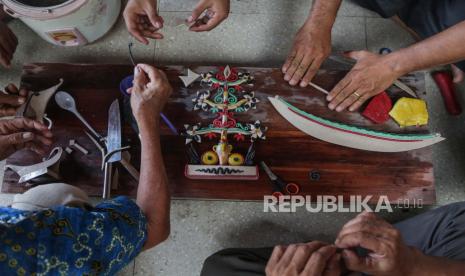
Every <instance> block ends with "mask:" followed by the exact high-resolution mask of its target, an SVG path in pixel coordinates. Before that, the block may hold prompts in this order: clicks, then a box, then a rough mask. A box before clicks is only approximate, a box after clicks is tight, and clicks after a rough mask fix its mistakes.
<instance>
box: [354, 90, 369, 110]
mask: <svg viewBox="0 0 465 276" xmlns="http://www.w3.org/2000/svg"><path fill="white" fill-rule="evenodd" d="M371 97H372V95H371V94H369V93H365V94H363V95H362V96H361V97H360V98H359V99H358V100H356V101H355V102H354V103H353V104H352V105H351V106H350V107H349V111H351V112H353V111H355V110H357V109H359V108H360V107H361V106H362V105H363V103H365V102H366V101H367V100H369V99H370V98H371Z"/></svg>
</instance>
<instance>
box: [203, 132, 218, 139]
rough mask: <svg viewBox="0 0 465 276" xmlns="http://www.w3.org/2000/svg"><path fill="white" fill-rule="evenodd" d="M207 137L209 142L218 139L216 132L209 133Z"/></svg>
mask: <svg viewBox="0 0 465 276" xmlns="http://www.w3.org/2000/svg"><path fill="white" fill-rule="evenodd" d="M205 137H207V138H208V139H209V140H213V139H214V138H216V134H215V133H214V132H209V133H207V134H205Z"/></svg>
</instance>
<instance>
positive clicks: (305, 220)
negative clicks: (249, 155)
mask: <svg viewBox="0 0 465 276" xmlns="http://www.w3.org/2000/svg"><path fill="white" fill-rule="evenodd" d="M196 2H197V0H161V1H160V3H161V7H160V11H161V14H162V15H163V16H164V17H165V21H167V24H166V25H167V26H166V27H165V29H164V30H163V32H164V34H165V38H166V39H165V40H163V41H159V42H157V43H156V45H155V44H154V43H151V44H150V46H143V45H137V46H136V49H135V53H136V58H137V60H139V61H145V62H152V63H155V64H160V63H163V64H190V63H197V64H209V65H211V64H226V63H233V64H239V65H248V66H276V67H278V66H280V65H281V63H282V61H283V60H284V58H285V56H286V54H287V51H288V50H289V48H290V47H291V45H292V40H293V34H294V33H295V32H296V31H297V30H298V28H299V27H300V25H301V24H302V23H303V21H304V19H305V17H306V15H307V12H308V10H309V7H310V2H311V1H309V0H231V3H232V4H231V14H230V16H229V18H228V19H227V20H226V21H225V22H224V23H223V24H222V25H221V26H220V27H219V28H217V29H216V30H215V31H212V32H210V33H204V34H196V33H189V32H187V31H186V30H185V29H183V28H174V27H172V26H174V22H177V20H178V19H179V18H185V17H186V16H187V15H188V14H189V11H190V10H191V8H192V6H194V5H195V3H196ZM170 21H171V22H172V23H169V22H170ZM170 26H171V27H170ZM11 27H12V28H13V30H14V31H15V32H16V34H17V35H18V37H19V41H20V46H19V48H18V51H17V53H16V56H15V61H14V66H13V68H12V69H11V70H9V71H6V70H4V69H0V84H1V85H4V84H6V83H8V82H10V81H14V82H18V80H19V76H20V73H21V65H22V64H23V63H27V62H92V63H95V62H98V63H129V59H128V56H127V43H128V41H129V40H130V36H129V35H128V33H127V31H126V30H125V28H124V22H123V20H119V21H118V22H117V24H116V26H115V27H114V29H113V30H112V31H111V32H110V33H109V34H108V35H107V36H105V37H104V38H103V39H101V40H99V41H98V42H97V43H95V44H93V45H89V46H85V47H81V48H57V47H53V46H51V45H49V44H47V43H46V42H44V41H42V40H41V39H40V38H38V37H37V36H36V35H35V34H34V33H33V32H32V31H30V30H29V29H28V28H27V27H25V26H24V25H23V24H22V23H20V22H19V21H15V22H12V23H11ZM412 41H413V40H412V39H411V38H410V36H409V35H408V34H406V33H405V32H403V31H402V30H400V29H399V27H397V26H396V25H395V24H394V23H392V22H391V21H389V20H386V19H381V18H379V17H378V16H377V15H375V14H373V13H372V12H369V11H366V10H364V9H361V8H359V7H357V6H355V5H353V4H351V3H350V2H349V1H347V0H345V1H344V2H343V5H342V7H341V10H340V12H339V15H338V19H337V22H336V24H335V27H334V30H333V50H334V51H342V50H350V49H370V50H373V51H377V50H378V49H379V48H380V47H390V48H392V49H398V48H401V47H404V46H406V45H409V44H410V43H412ZM427 85H428V92H430V93H429V98H430V99H429V102H428V103H429V105H430V110H433V112H431V115H432V116H431V126H432V127H433V128H434V129H436V130H439V131H441V132H443V134H444V135H445V136H446V137H448V140H447V141H446V142H444V143H441V144H440V145H438V146H437V147H435V149H434V160H435V174H436V185H437V195H438V203H439V204H446V203H448V202H452V201H460V200H464V199H465V187H464V185H463V183H464V180H465V171H464V170H463V168H464V166H465V154H464V150H463V143H462V141H463V137H464V134H465V131H464V128H463V127H462V126H463V121H464V120H463V119H464V116H463V115H462V116H460V117H457V118H451V117H449V116H448V115H447V114H446V112H445V110H444V108H443V104H442V101H441V99H440V98H439V96H438V91H437V90H436V88H435V87H434V85H433V83H432V81H431V79H429V78H428V79H427ZM464 90H465V89H464V87H463V86H462V87H461V91H464ZM9 202H11V195H3V194H0V204H3V205H7V204H8V203H9ZM171 212H172V234H171V237H170V239H169V241H167V242H165V243H164V244H162V245H161V246H159V247H158V248H155V249H153V250H150V251H148V252H144V253H142V254H141V255H140V256H139V257H137V259H136V260H135V262H133V263H131V264H130V265H129V266H128V267H126V269H125V270H124V271H122V272H121V273H120V275H134V274H136V275H168V276H177V275H183V276H184V275H186V276H190V275H198V274H199V271H200V269H201V265H202V262H203V260H204V259H205V258H206V257H207V256H208V255H209V254H211V253H213V252H214V251H216V250H219V249H222V248H224V247H231V246H235V247H241V246H266V245H268V246H271V245H273V244H276V243H285V242H297V241H302V240H309V239H315V238H318V239H323V240H327V241H330V240H331V239H332V238H333V236H334V235H335V234H336V233H337V231H338V229H339V227H340V226H341V225H342V224H343V223H344V222H346V221H347V220H349V219H350V218H351V217H352V216H353V215H352V214H311V215H310V214H308V213H304V212H297V213H295V214H279V215H277V214H269V213H263V212H262V204H261V203H255V202H221V201H192V200H175V201H173V204H172V211H171ZM406 215H409V214H402V213H401V212H397V213H395V214H391V215H389V216H388V217H389V218H390V219H392V220H395V219H399V218H400V217H402V216H406Z"/></svg>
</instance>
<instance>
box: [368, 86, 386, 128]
mask: <svg viewBox="0 0 465 276" xmlns="http://www.w3.org/2000/svg"><path fill="white" fill-rule="evenodd" d="M391 109H392V101H391V99H390V98H389V96H388V94H387V93H386V92H385V91H383V92H382V93H380V94H378V95H377V96H375V97H373V99H371V101H370V103H368V105H367V107H366V108H365V110H364V111H363V113H362V115H363V116H365V117H366V118H368V119H370V120H371V121H372V122H374V123H376V124H382V123H384V122H386V121H387V120H389V111H391Z"/></svg>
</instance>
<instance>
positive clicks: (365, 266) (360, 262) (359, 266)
mask: <svg viewBox="0 0 465 276" xmlns="http://www.w3.org/2000/svg"><path fill="white" fill-rule="evenodd" d="M342 259H343V260H344V264H345V266H346V268H347V269H348V270H351V271H359V272H365V273H368V272H369V271H371V270H372V269H373V264H372V263H371V262H370V261H369V259H368V258H364V257H359V256H358V255H357V253H355V252H354V251H352V250H350V249H345V250H343V251H342Z"/></svg>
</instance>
